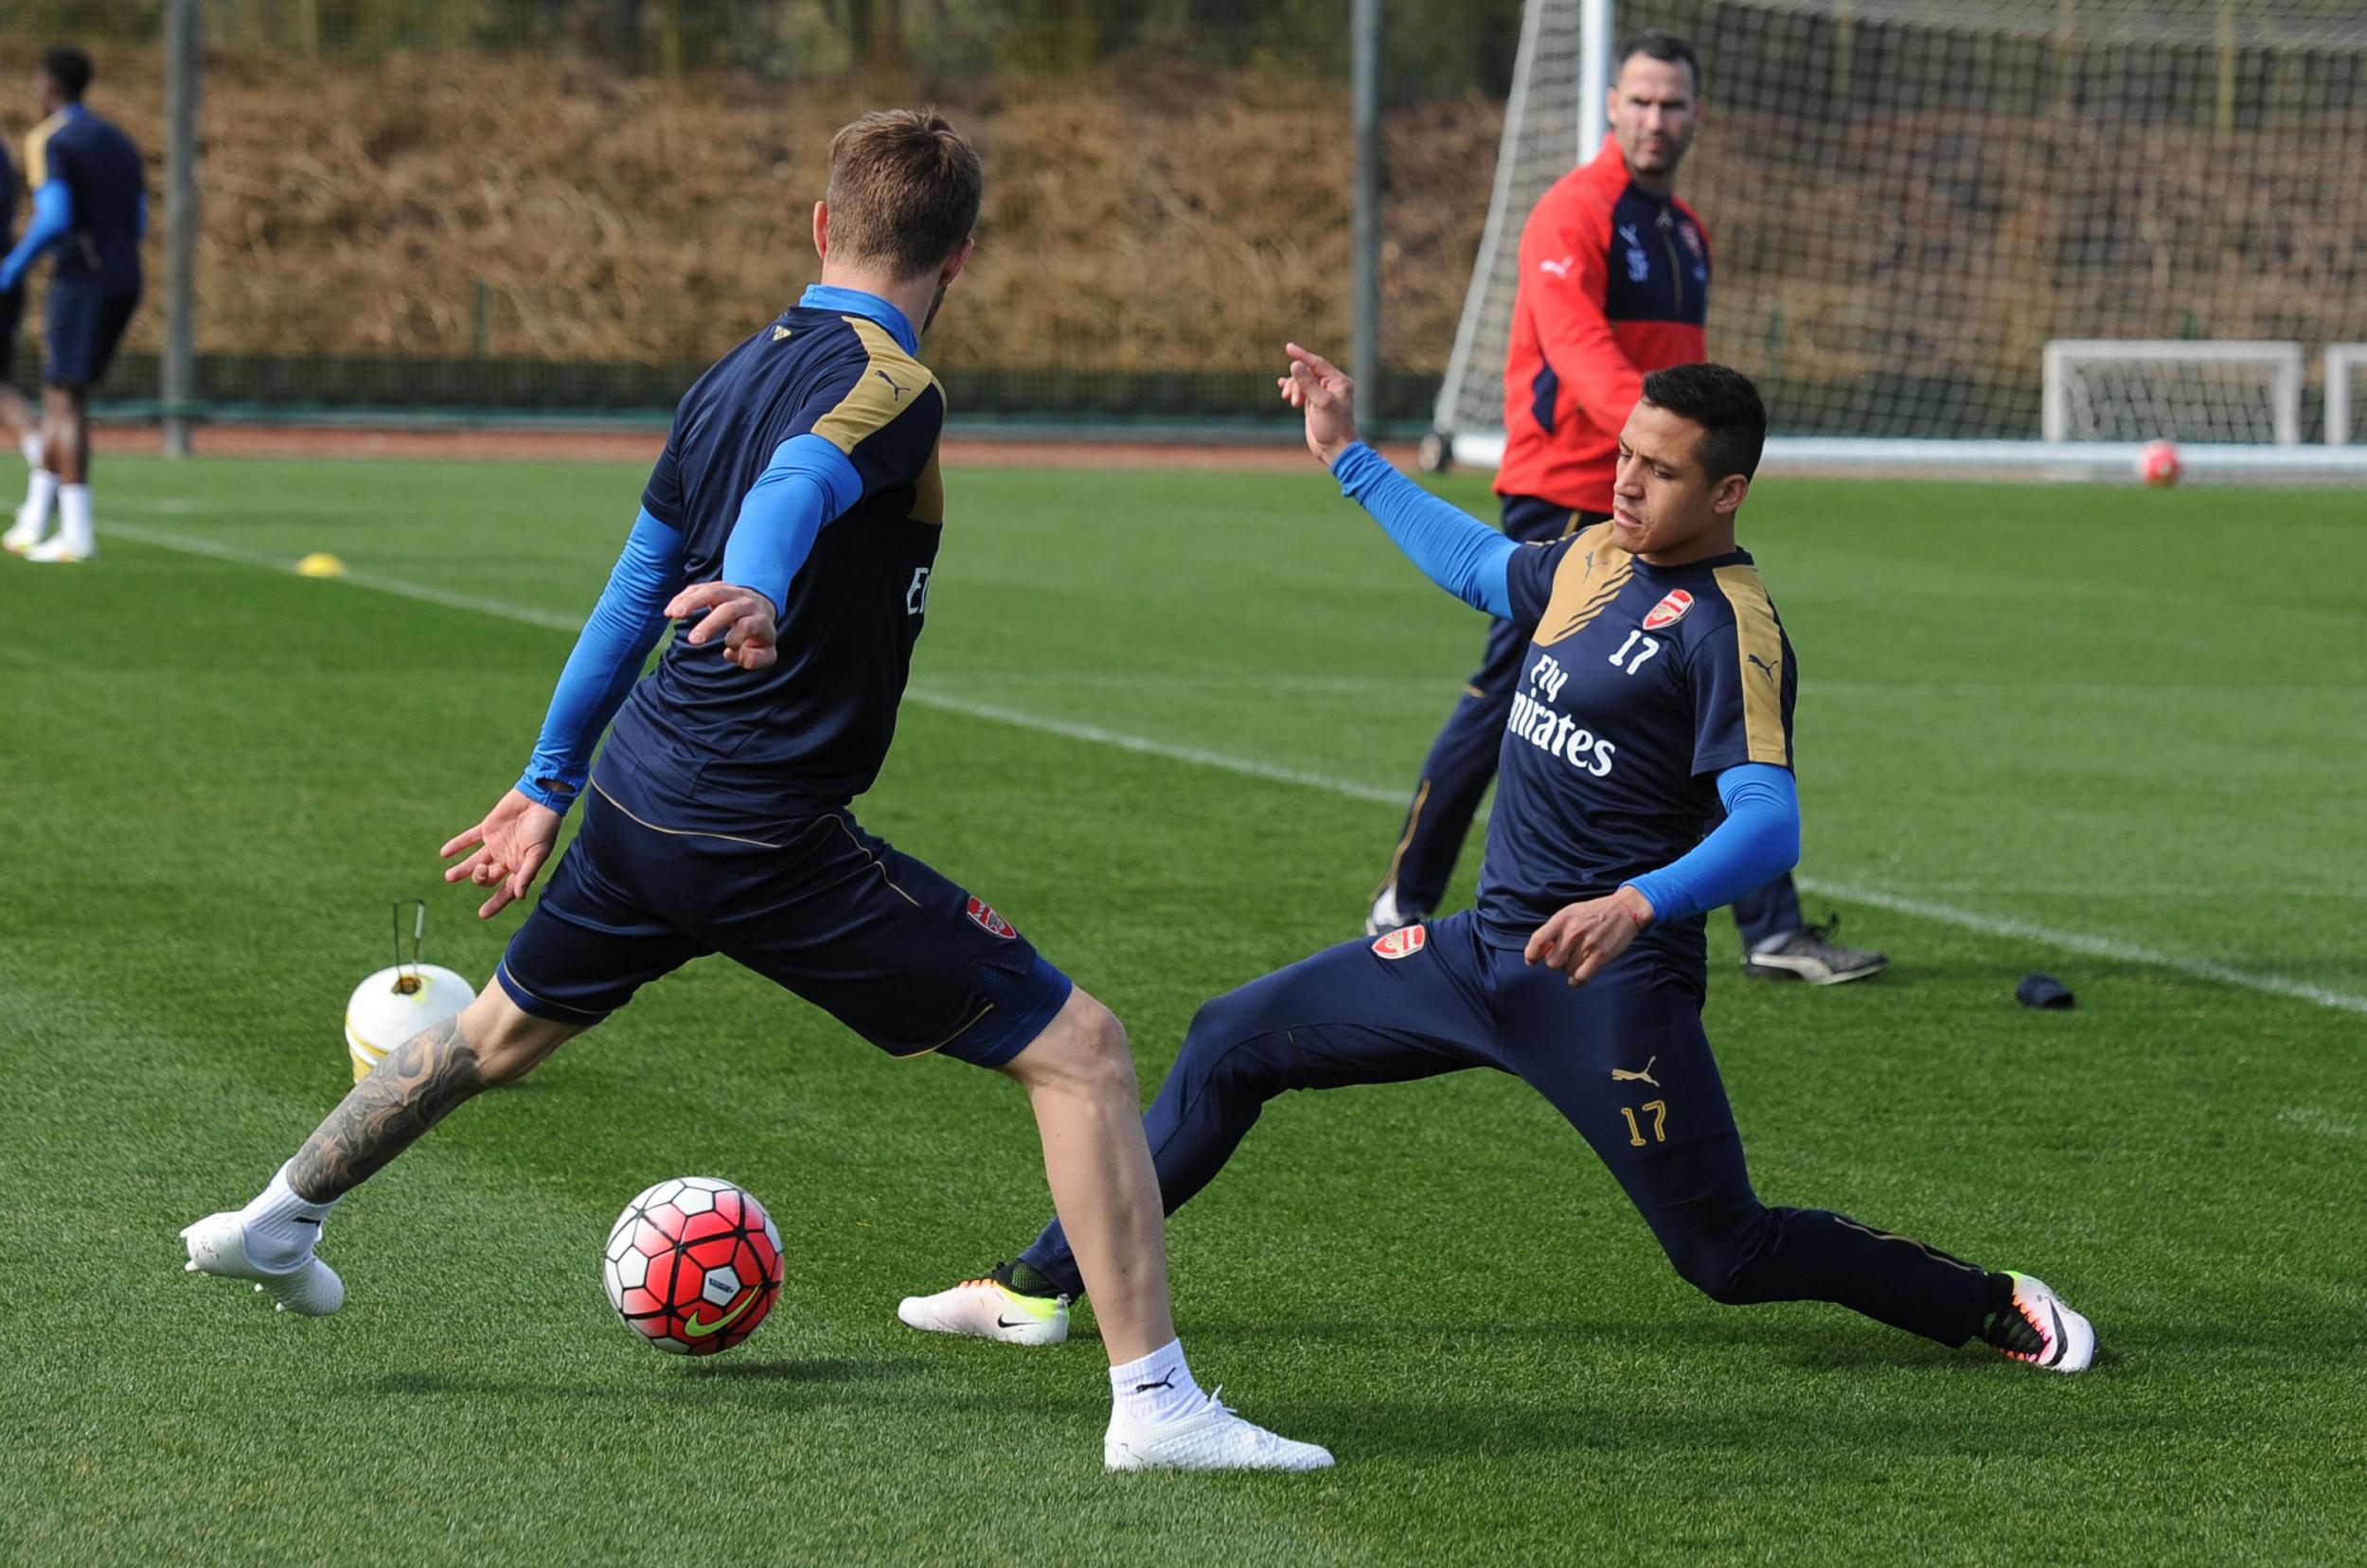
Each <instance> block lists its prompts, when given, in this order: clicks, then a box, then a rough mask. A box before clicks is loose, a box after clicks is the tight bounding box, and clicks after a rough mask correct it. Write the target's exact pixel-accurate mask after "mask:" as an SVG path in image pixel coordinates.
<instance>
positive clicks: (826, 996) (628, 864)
mask: <svg viewBox="0 0 2367 1568" xmlns="http://www.w3.org/2000/svg"><path fill="white" fill-rule="evenodd" d="M583 802H584V806H583V826H582V828H581V829H580V830H579V831H578V833H577V835H576V841H575V842H574V843H573V844H571V845H569V846H568V847H567V852H566V854H565V855H563V856H561V859H560V863H559V869H558V870H557V871H556V872H555V873H553V875H552V877H551V881H550V884H549V886H547V887H546V888H545V889H544V890H543V897H542V900H540V901H539V902H538V903H536V905H535V906H534V913H533V914H531V915H529V916H528V917H527V918H526V922H525V925H523V926H520V927H519V928H518V933H517V935H514V936H512V937H511V938H510V939H509V949H508V951H507V953H504V954H503V955H502V963H501V968H500V970H499V971H497V972H498V974H499V977H500V979H501V983H502V989H504V990H506V991H507V992H508V993H509V998H510V1000H511V1001H513V1002H515V1003H517V1004H518V1006H519V1007H522V1008H524V1009H525V1011H527V1012H530V1013H532V1014H534V1015H535V1016H536V1017H538V1018H548V1019H552V1020H555V1021H557V1022H559V1023H562V1024H582V1025H592V1024H596V1023H598V1022H599V1021H600V1020H601V1019H603V1018H605V1017H607V1016H608V1015H609V1014H610V1013H612V1012H614V1011H615V1010H616V1009H617V1008H618V1007H623V1006H624V1005H625V1003H626V1002H627V1001H628V1000H629V999H630V998H631V997H632V993H633V992H634V991H636V990H638V989H640V988H641V987H643V986H645V985H647V984H648V983H649V982H650V981H652V980H655V979H657V978H658V977H659V976H660V975H663V974H667V973H669V972H671V971H674V970H677V969H679V968H681V967H682V966H683V965H684V964H686V963H688V962H689V961H690V960H691V959H693V958H699V957H703V956H704V955H706V954H707V953H722V954H723V955H724V956H725V957H727V958H730V959H732V960H734V961H735V962H737V963H739V964H743V965H745V966H746V967H748V968H749V969H752V970H754V971H756V972H757V973H758V974H761V975H763V976H765V977H766V978H767V979H769V980H772V981H774V983H776V984H778V985H780V986H782V987H784V988H786V989H789V990H791V991H792V992H794V993H795V994H797V995H798V996H801V997H803V998H804V999H805V1000H807V1001H809V1002H810V1003H812V1004H813V1005H814V1006H815V1007H821V1008H822V1009H824V1010H825V1011H827V1012H828V1013H829V1014H830V1016H832V1017H833V1018H836V1019H837V1020H838V1021H839V1022H840V1023H842V1024H844V1025H846V1026H847V1027H848V1028H850V1029H852V1030H854V1031H855V1032H856V1033H857V1034H859V1035H861V1036H863V1038H864V1039H865V1040H868V1041H869V1042H871V1043H873V1044H874V1045H877V1046H879V1047H880V1048H881V1050H883V1051H885V1052H887V1053H888V1054H889V1055H890V1056H898V1057H910V1056H926V1055H928V1054H929V1053H930V1052H932V1051H942V1052H943V1053H945V1054H946V1055H947V1056H950V1057H955V1058H958V1059H960V1060H963V1061H969V1062H975V1063H976V1064H978V1065H979V1066H982V1067H999V1066H1001V1065H1003V1064H1004V1063H1005V1062H1006V1061H1009V1060H1011V1059H1012V1058H1013V1057H1015V1056H1017V1055H1019V1053H1020V1052H1021V1051H1022V1050H1023V1049H1025V1048H1026V1046H1027V1043H1028V1042H1030V1041H1032V1040H1034V1039H1035V1038H1036V1036H1037V1035H1039V1034H1041V1033H1042V1032H1043V1028H1044V1026H1045V1025H1048V1024H1050V1023H1051V1022H1052V1019H1053V1016H1054V1015H1055V1014H1056V1013H1058V1012H1059V1010H1060V1008H1061V1007H1062V1006H1063V1005H1065V1004H1066V1003H1067V1001H1068V998H1069V992H1070V990H1071V989H1072V988H1071V986H1070V982H1069V979H1068V976H1066V975H1064V974H1062V973H1061V972H1060V971H1059V970H1057V969H1055V968H1053V967H1052V965H1051V964H1049V963H1048V962H1046V961H1045V960H1044V959H1043V958H1042V957H1041V956H1040V955H1038V953H1037V952H1036V950H1035V948H1034V947H1033V946H1032V945H1030V944H1029V942H1028V940H1027V938H1025V937H1024V936H1022V935H1020V934H1019V933H1018V932H1017V931H1015V930H1013V929H1012V928H1011V925H1010V922H1008V921H1007V920H1005V919H1004V918H1002V917H1001V916H999V915H997V914H996V913H995V912H994V911H993V910H992V909H991V908H989V907H988V906H987V905H986V904H985V903H983V902H981V901H980V900H977V899H974V898H972V897H970V894H969V893H967V892H966V891H964V890H963V889H961V888H959V887H956V886H954V885H953V884H952V882H948V881H946V880H945V879H944V878H943V877H941V876H939V875H937V873H936V872H934V871H933V870H931V869H930V868H929V867H928V866H927V865H925V864H922V863H921V862H919V861H917V860H915V859H914V858H913V857H912V856H910V855H907V854H903V853H901V852H899V851H898V850H897V849H895V848H893V847H891V846H889V845H887V844H886V843H885V842H883V841H881V840H880V839H877V838H874V837H873V836H872V835H870V834H869V833H866V832H864V831H863V829H862V828H861V827H859V826H857V824H856V822H855V819H854V817H853V815H852V814H850V813H849V812H846V811H832V812H830V813H828V815H824V816H817V817H811V818H808V819H807V820H805V821H804V822H802V823H799V824H797V825H795V828H794V830H793V831H789V832H784V833H781V834H779V835H777V837H776V838H775V840H774V841H773V842H765V843H759V842H756V841H755V840H752V839H738V838H728V837H723V836H721V835H718V834H712V833H688V832H682V831H678V830H675V829H664V828H659V827H655V826H653V825H651V824H649V823H645V822H643V821H641V820H640V819H639V818H637V817H635V816H633V815H632V814H631V813H629V812H628V811H625V809H624V808H623V807H621V806H619V805H617V804H616V803H615V802H614V801H613V800H611V799H610V798H609V797H608V796H607V795H605V794H603V793H601V792H600V790H599V789H598V787H597V786H596V785H595V786H594V787H592V788H590V789H587V790H586V791H584V793H583Z"/></svg>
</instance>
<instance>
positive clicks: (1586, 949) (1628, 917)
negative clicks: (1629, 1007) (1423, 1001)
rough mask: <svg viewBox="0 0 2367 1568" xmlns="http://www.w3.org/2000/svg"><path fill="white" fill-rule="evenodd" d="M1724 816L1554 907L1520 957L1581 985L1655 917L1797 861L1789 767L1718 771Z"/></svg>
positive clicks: (1747, 888) (1729, 898) (1680, 915)
mask: <svg viewBox="0 0 2367 1568" xmlns="http://www.w3.org/2000/svg"><path fill="white" fill-rule="evenodd" d="M1717 798H1718V799H1719V800H1720V801H1721V802H1722V803H1724V805H1725V808H1726V820H1725V821H1723V822H1721V823H1719V824H1718V825H1717V828H1715V829H1712V830H1711V832H1710V834H1709V836H1708V837H1707V838H1704V839H1703V840H1702V841H1701V842H1700V843H1699V844H1697V845H1695V846H1693V847H1692V848H1691V849H1689V850H1687V851H1686V852H1685V853H1684V854H1682V855H1680V856H1679V857H1678V858H1677V859H1675V860H1673V861H1671V862H1669V863H1668V864H1666V865H1664V866H1662V867H1661V868H1660V869H1659V870H1657V871H1648V872H1646V873H1645V874H1644V875H1643V876H1641V877H1637V878H1634V879H1633V880H1631V881H1629V882H1623V883H1621V884H1620V886H1619V887H1618V889H1617V890H1616V891H1614V892H1612V893H1611V895H1610V896H1609V897H1608V898H1601V899H1588V900H1584V901H1583V902H1580V903H1574V904H1570V905H1568V906H1566V907H1564V908H1562V909H1558V910H1556V911H1555V912H1554V914H1553V915H1552V916H1551V917H1550V918H1547V920H1546V921H1545V923H1544V924H1543V925H1541V926H1539V927H1538V928H1537V930H1536V932H1535V934H1534V935H1531V936H1530V937H1529V940H1528V947H1527V950H1526V951H1525V953H1524V954H1523V956H1524V957H1526V958H1527V960H1528V961H1529V962H1530V963H1532V964H1534V963H1538V962H1539V961H1540V960H1541V961H1542V962H1543V963H1544V964H1545V966H1546V967H1547V968H1549V969H1557V970H1562V971H1566V972H1567V973H1568V974H1569V976H1570V983H1571V984H1572V985H1574V986H1582V985H1584V984H1586V982H1587V981H1588V980H1589V979H1591V978H1592V977H1593V974H1594V972H1595V971H1597V970H1600V969H1601V968H1602V967H1603V966H1604V965H1605V964H1608V963H1610V962H1611V960H1612V959H1613V958H1616V957H1618V956H1619V955H1620V954H1621V953H1624V952H1626V951H1627V949H1628V943H1629V942H1632V941H1634V940H1635V937H1636V933H1638V932H1640V931H1642V930H1643V929H1644V928H1645V927H1646V926H1647V925H1650V924H1651V923H1653V922H1654V921H1655V920H1682V919H1686V918H1690V917H1692V916H1695V915H1701V914H1706V913H1707V912H1708V911H1710V910H1713V909H1716V908H1717V907H1718V906H1719V905H1721V904H1730V903H1733V902H1734V901H1735V900H1736V899H1739V898H1743V897H1745V896H1746V895H1749V894H1752V893H1755V892H1757V891H1758V890H1759V889H1760V888H1762V887H1765V886H1766V885H1767V884H1768V883H1769V882H1773V881H1774V880H1775V879H1776V878H1777V877H1780V876H1782V875H1783V874H1784V873H1785V872H1787V871H1789V870H1790V869H1791V868H1792V867H1793V866H1794V865H1795V864H1799V860H1800V793H1799V791H1798V789H1797V787H1796V786H1795V785H1794V783H1793V781H1792V776H1791V771H1790V770H1789V769H1788V768H1778V767H1775V766H1772V765H1771V764H1769V763H1766V762H1744V763H1740V764H1737V765H1736V766H1735V767H1731V768H1727V769H1725V770H1724V771H1722V772H1721V773H1719V774H1718V775H1717Z"/></svg>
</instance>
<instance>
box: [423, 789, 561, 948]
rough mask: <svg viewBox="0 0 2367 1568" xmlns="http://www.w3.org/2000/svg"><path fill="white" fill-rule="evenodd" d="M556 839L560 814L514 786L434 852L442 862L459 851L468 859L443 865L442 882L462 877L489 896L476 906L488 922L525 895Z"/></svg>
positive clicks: (478, 913) (557, 838)
mask: <svg viewBox="0 0 2367 1568" xmlns="http://www.w3.org/2000/svg"><path fill="white" fill-rule="evenodd" d="M558 842H559V813H558V812H557V811H552V810H551V809H550V808H549V807H548V806H539V805H537V804H535V803H534V802H533V801H531V800H528V799H527V798H526V797H525V795H522V794H520V793H518V792H517V791H515V790H512V791H510V792H509V793H507V794H506V795H504V796H502V797H501V799H500V800H498V801H496V802H495V803H494V806H493V809H492V810H491V811H488V812H486V813H485V820H484V821H483V822H480V823H478V824H477V825H476V826H475V827H473V828H472V829H469V830H468V831H467V832H465V833H462V834H460V835H459V836H457V837H456V838H454V840H453V841H452V842H451V843H449V844H447V845H445V846H444V847H443V848H442V849H441V850H439V851H437V852H438V853H439V854H440V855H442V857H443V858H444V859H446V860H450V859H452V858H453V857H454V855H457V854H460V853H462V852H463V851H471V853H470V854H469V858H468V859H466V860H464V861H462V862H461V863H460V864H458V865H448V866H446V867H445V868H444V880H445V881H446V882H458V881H460V880H461V879H462V878H463V877H466V878H467V879H468V880H469V881H471V882H474V883H476V884H477V886H479V887H489V888H491V889H492V890H493V896H492V897H491V898H489V899H487V900H485V902H484V903H483V904H481V905H479V906H478V908H477V912H476V914H477V918H478V919H480V920H489V919H491V918H493V917H494V916H496V915H498V914H500V913H501V912H502V911H503V910H504V909H507V907H508V906H509V905H510V904H512V903H514V902H516V901H517V900H520V899H523V898H525V896H526V889H527V888H529V887H532V886H533V885H534V879H535V877H536V875H537V874H538V873H540V872H541V871H542V869H543V862H544V861H546V860H548V859H550V855H551V846H552V845H554V844H557V843H558Z"/></svg>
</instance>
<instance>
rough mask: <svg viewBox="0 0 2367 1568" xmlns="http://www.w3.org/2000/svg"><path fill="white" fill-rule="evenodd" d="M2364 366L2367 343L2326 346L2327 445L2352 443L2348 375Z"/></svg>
mask: <svg viewBox="0 0 2367 1568" xmlns="http://www.w3.org/2000/svg"><path fill="white" fill-rule="evenodd" d="M2361 370H2367V343H2336V344H2329V345H2328V346H2327V347H2326V445H2328V446H2330V447H2345V446H2349V445H2350V444H2351V377H2352V375H2353V374H2354V373H2356V372H2358V371H2361Z"/></svg>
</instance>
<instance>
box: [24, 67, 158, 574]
mask: <svg viewBox="0 0 2367 1568" xmlns="http://www.w3.org/2000/svg"><path fill="white" fill-rule="evenodd" d="M90 80H91V61H90V56H89V55H87V54H84V53H83V52H82V51H81V50H80V49H77V48H74V47H72V46H70V45H60V46H59V47H57V48H53V49H50V50H48V51H47V52H46V53H44V55H43V56H42V61H41V106H42V111H43V113H44V116H46V117H45V118H44V119H43V121H42V122H41V124H39V125H38V126H36V127H34V129H33V134H31V135H29V136H27V137H26V138H25V180H26V183H27V185H28V186H30V187H32V192H33V220H32V222H31V223H27V225H26V228H25V237H24V238H23V239H21V240H19V241H17V243H16V245H15V246H14V247H13V248H12V249H11V250H9V253H8V255H7V256H6V257H5V258H0V292H5V291H7V290H10V289H15V288H19V287H21V286H22V285H23V283H24V279H25V274H26V272H27V269H29V268H30V267H31V266H32V264H33V261H34V259H35V258H38V257H39V256H41V254H42V253H43V252H44V251H47V250H50V249H52V248H53V247H54V248H55V250H56V252H57V261H56V264H55V266H54V267H53V269H52V271H51V274H50V278H49V299H48V304H47V307H46V318H45V320H44V323H43V331H42V347H43V352H44V360H43V364H42V380H43V382H44V386H43V389H42V412H43V430H42V443H43V456H42V461H41V462H40V463H38V464H36V465H35V467H34V469H33V474H32V479H31V481H30V483H29V484H28V485H27V489H26V492H25V505H24V506H23V507H21V508H18V510H17V517H16V522H15V524H14V525H12V526H10V527H9V531H8V532H7V533H6V534H5V535H0V547H5V548H7V549H8V550H9V552H10V553H12V554H16V555H21V556H23V557H24V558H25V559H26V560H27V561H47V562H57V561H87V560H89V559H90V558H91V556H92V555H93V554H94V553H96V551H97V549H98V544H97V542H96V538H95V533H94V529H93V526H92V522H91V497H90V423H89V419H88V418H87V415H88V411H89V402H90V389H91V388H92V387H94V386H97V385H98V383H99V382H100V381H102V380H104V379H105V377H106V374H107V367H108V365H111V364H113V363H114V361H115V354H116V346H117V345H119V344H120V343H122V341H123V333H124V329H125V328H127V327H128V326H130V325H131V321H132V312H133V311H134V310H136V309H138V307H139V302H140V241H141V239H142V238H143V237H144V236H145V235H146V234H147V233H148V187H147V180H146V175H145V174H144V173H143V171H142V169H141V167H140V154H139V149H137V148H136V147H133V145H132V138H131V137H129V136H127V135H125V134H123V133H122V132H121V131H119V130H117V129H116V127H115V126H114V125H112V124H110V123H109V122H107V121H106V120H103V119H101V118H99V117H98V116H97V115H94V114H92V113H91V112H90V111H89V110H88V109H85V108H84V107H82V94H83V92H84V91H85V90H86V89H87V88H88V87H89V86H90ZM53 500H54V501H55V502H56V504H57V508H58V531H57V532H56V533H55V534H54V535H52V536H51V537H49V538H47V539H44V538H42V537H41V532H42V529H43V528H44V526H47V524H48V520H49V508H50V504H51V502H52V501H53Z"/></svg>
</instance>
